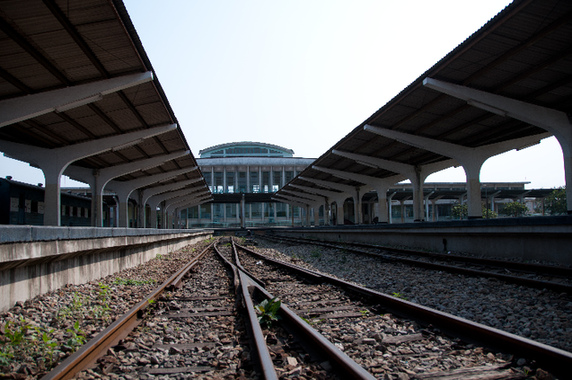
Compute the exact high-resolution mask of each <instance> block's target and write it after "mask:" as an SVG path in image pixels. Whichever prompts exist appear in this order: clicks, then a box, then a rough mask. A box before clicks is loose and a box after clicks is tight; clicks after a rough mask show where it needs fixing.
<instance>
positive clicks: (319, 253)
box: [310, 248, 322, 259]
mask: <svg viewBox="0 0 572 380" xmlns="http://www.w3.org/2000/svg"><path fill="white" fill-rule="evenodd" d="M310 254H311V256H312V257H313V258H315V259H319V258H321V257H322V251H320V250H319V249H318V248H314V249H312V251H311V252H310Z"/></svg>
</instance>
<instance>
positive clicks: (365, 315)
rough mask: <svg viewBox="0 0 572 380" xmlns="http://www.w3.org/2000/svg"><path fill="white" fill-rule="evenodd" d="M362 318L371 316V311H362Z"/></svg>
mask: <svg viewBox="0 0 572 380" xmlns="http://www.w3.org/2000/svg"><path fill="white" fill-rule="evenodd" d="M359 312H360V313H361V315H362V316H364V317H367V316H368V315H369V310H360V311H359Z"/></svg>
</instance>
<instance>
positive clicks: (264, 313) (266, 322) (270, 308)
mask: <svg viewBox="0 0 572 380" xmlns="http://www.w3.org/2000/svg"><path fill="white" fill-rule="evenodd" d="M281 305H282V302H281V301H280V300H279V299H277V298H272V299H271V300H268V299H265V300H264V301H262V302H261V303H259V304H258V305H256V306H255V307H254V308H255V309H256V311H257V312H258V314H259V315H258V322H259V323H260V325H262V326H270V325H271V324H272V322H275V321H278V320H279V319H280V316H279V315H278V311H279V310H280V306H281Z"/></svg>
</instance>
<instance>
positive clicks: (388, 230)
mask: <svg viewBox="0 0 572 380" xmlns="http://www.w3.org/2000/svg"><path fill="white" fill-rule="evenodd" d="M251 230H252V232H253V233H255V234H263V233H268V234H275V235H283V236H288V237H294V238H295V237H302V238H309V239H319V240H324V241H334V242H338V241H341V242H361V243H369V244H379V245H382V246H388V247H407V248H414V249H425V250H429V251H434V252H449V251H451V252H452V253H470V254H473V255H476V256H482V257H495V258H504V259H512V258H518V259H522V260H531V261H532V260H540V261H550V262H553V263H555V264H558V265H566V266H571V265H572V216H561V217H526V218H505V219H490V220H484V219H475V220H465V221H454V222H422V223H407V224H375V225H357V226H335V227H332V226H330V227H327V226H321V227H311V228H287V229H286V228H273V229H254V228H253V229H251ZM217 232H218V231H217ZM218 233H220V232H218Z"/></svg>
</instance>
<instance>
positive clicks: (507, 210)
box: [499, 202, 528, 217]
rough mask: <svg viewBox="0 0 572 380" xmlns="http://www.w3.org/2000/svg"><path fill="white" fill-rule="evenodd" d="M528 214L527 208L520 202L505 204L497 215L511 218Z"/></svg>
mask: <svg viewBox="0 0 572 380" xmlns="http://www.w3.org/2000/svg"><path fill="white" fill-rule="evenodd" d="M527 212H528V207H526V205H525V204H523V203H520V202H511V203H507V204H506V205H505V206H504V207H503V209H502V210H500V211H499V213H501V214H503V215H508V216H512V217H519V216H524V215H526V213H527Z"/></svg>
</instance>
